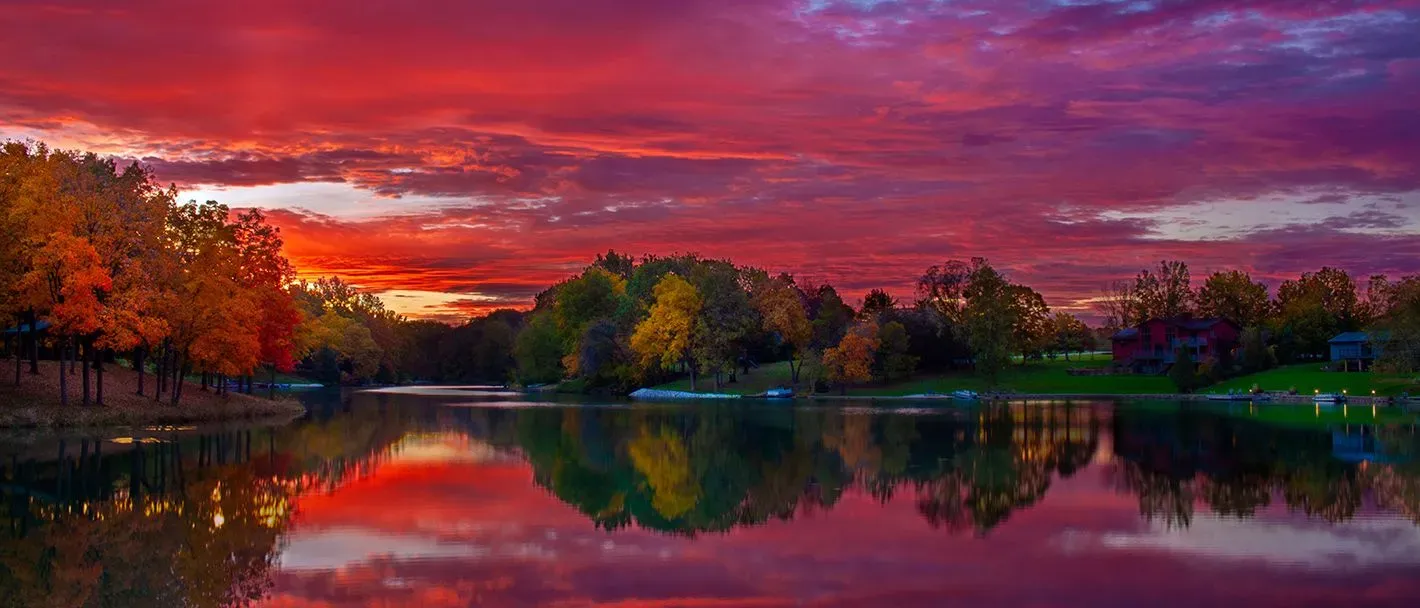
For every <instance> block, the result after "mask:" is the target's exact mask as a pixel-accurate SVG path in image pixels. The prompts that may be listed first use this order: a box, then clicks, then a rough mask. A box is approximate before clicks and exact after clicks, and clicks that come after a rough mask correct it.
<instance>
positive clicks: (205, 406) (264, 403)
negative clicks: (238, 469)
mask: <svg viewBox="0 0 1420 608" xmlns="http://www.w3.org/2000/svg"><path fill="white" fill-rule="evenodd" d="M56 371H57V364H56V363H55V362H53V361H41V362H40V373H39V374H37V375H32V374H29V373H28V372H25V373H24V374H23V375H22V376H21V382H20V384H19V385H18V386H16V385H15V384H14V382H13V377H11V378H8V379H7V381H5V382H4V383H3V384H0V429H45V428H54V429H59V428H63V429H73V428H86V427H99V428H102V427H123V426H155V425H175V424H194V423H204V422H236V421H257V420H261V421H273V422H274V421H277V420H282V419H284V421H287V422H289V421H290V420H294V419H295V418H297V417H299V416H301V415H303V414H305V411H306V408H305V406H303V405H301V404H300V402H298V401H297V400H295V399H292V398H290V397H285V396H279V397H278V398H277V399H275V400H270V399H267V398H266V397H265V396H258V395H254V394H253V395H247V394H245V393H228V394H226V395H217V394H216V393H215V392H213V391H210V390H207V391H204V390H202V388H201V386H199V385H197V384H195V383H193V382H190V381H189V382H186V383H185V385H184V387H183V398H182V402H181V403H179V404H178V405H172V404H171V403H170V402H169V401H168V398H167V397H166V396H164V398H163V399H162V400H161V401H154V400H153V393H152V389H153V385H152V384H151V378H150V384H149V386H148V390H147V391H145V393H146V396H145V395H138V394H137V391H136V388H137V382H136V374H135V373H134V372H133V371H132V370H128V369H123V368H120V367H118V366H106V369H105V370H104V392H105V404H104V405H102V406H98V405H80V404H79V403H78V399H79V397H78V394H77V390H76V389H77V388H78V387H77V386H76V385H77V384H78V379H79V378H78V377H77V376H74V377H71V378H69V380H70V386H69V404H68V405H61V404H60V401H59V391H58V382H57V375H58V374H57V373H56Z"/></svg>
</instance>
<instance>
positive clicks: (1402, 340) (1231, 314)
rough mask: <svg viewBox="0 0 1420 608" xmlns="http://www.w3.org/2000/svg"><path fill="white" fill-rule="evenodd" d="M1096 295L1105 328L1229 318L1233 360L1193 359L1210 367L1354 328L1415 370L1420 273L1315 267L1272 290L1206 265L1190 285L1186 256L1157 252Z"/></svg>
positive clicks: (1288, 357) (1311, 344)
mask: <svg viewBox="0 0 1420 608" xmlns="http://www.w3.org/2000/svg"><path fill="white" fill-rule="evenodd" d="M1097 302H1098V308H1099V313H1100V314H1101V316H1103V317H1104V324H1105V325H1106V326H1107V327H1109V328H1111V329H1118V328H1123V327H1132V326H1135V325H1138V324H1139V323H1142V322H1143V321H1145V320H1147V319H1151V318H1168V317H1177V316H1181V315H1193V316H1199V317H1225V318H1228V319H1231V320H1233V321H1235V322H1237V323H1238V324H1239V325H1240V326H1242V327H1243V328H1244V331H1243V335H1242V344H1241V349H1240V352H1239V356H1238V357H1237V360H1235V361H1204V362H1200V363H1202V364H1204V365H1205V366H1210V367H1209V368H1207V369H1216V370H1218V371H1217V372H1216V373H1215V374H1214V375H1217V374H1222V373H1226V372H1228V371H1235V372H1244V373H1251V372H1255V371H1259V370H1262V369H1267V368H1269V367H1272V366H1275V365H1277V364H1278V363H1293V362H1297V361H1305V360H1317V359H1326V358H1327V357H1328V356H1329V352H1328V351H1329V345H1328V343H1329V341H1330V340H1331V339H1332V338H1333V337H1335V336H1336V335H1337V334H1340V333H1343V332H1348V331H1360V330H1368V331H1369V332H1370V334H1371V339H1372V340H1373V342H1374V344H1375V345H1376V347H1377V348H1378V349H1379V350H1380V351H1381V353H1382V355H1381V357H1380V358H1379V360H1378V361H1377V365H1378V366H1379V367H1380V368H1381V369H1384V370H1387V371H1395V372H1414V371H1417V370H1420V276H1414V275H1412V276H1407V277H1403V278H1400V279H1398V280H1392V279H1390V278H1388V277H1386V276H1385V275H1372V276H1370V277H1368V278H1367V279H1366V280H1365V285H1364V287H1362V286H1360V285H1358V281H1357V280H1356V279H1355V278H1353V277H1352V276H1351V275H1350V274H1348V273H1347V272H1346V271H1345V270H1341V269H1338V268H1330V267H1323V268H1321V269H1320V270H1318V271H1316V272H1307V273H1303V274H1302V275H1301V276H1300V277H1298V278H1296V279H1289V280H1286V281H1283V282H1282V283H1281V284H1280V285H1279V286H1278V288H1277V290H1276V293H1275V294H1274V293H1271V292H1270V290H1269V289H1268V288H1267V285H1265V284H1263V283H1262V282H1260V281H1256V280H1254V279H1253V278H1252V277H1251V276H1250V275H1249V274H1248V273H1246V272H1243V271H1241V270H1226V271H1219V272H1214V273H1212V274H1210V275H1208V277H1207V278H1205V279H1204V280H1203V282H1202V284H1200V285H1196V286H1195V284H1194V281H1193V280H1192V277H1191V275H1190V273H1189V269H1188V264H1187V263H1185V262H1181V261H1176V260H1165V261H1163V262H1160V263H1159V264H1158V265H1157V266H1155V267H1154V268H1149V269H1144V270H1142V271H1140V272H1139V274H1138V275H1137V276H1136V277H1135V278H1134V279H1133V280H1132V281H1118V282H1115V283H1112V284H1111V285H1110V286H1109V288H1108V289H1107V290H1106V291H1105V293H1104V294H1102V295H1101V297H1100V298H1098V299H1097ZM1223 355H1224V356H1226V355H1227V353H1223ZM1212 379H1214V380H1216V379H1217V378H1212ZM1199 381H1200V382H1203V381H1206V379H1200V380H1199Z"/></svg>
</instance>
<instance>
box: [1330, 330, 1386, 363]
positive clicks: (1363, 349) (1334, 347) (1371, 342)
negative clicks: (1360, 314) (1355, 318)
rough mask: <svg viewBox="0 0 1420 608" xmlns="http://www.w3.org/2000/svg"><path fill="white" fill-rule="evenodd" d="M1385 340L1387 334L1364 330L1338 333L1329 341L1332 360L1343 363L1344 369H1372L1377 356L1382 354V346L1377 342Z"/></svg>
mask: <svg viewBox="0 0 1420 608" xmlns="http://www.w3.org/2000/svg"><path fill="white" fill-rule="evenodd" d="M1377 339H1379V340H1377ZM1384 340H1385V336H1373V335H1372V334H1371V333H1369V332H1364V331H1348V332H1346V333H1343V334H1338V335H1337V336H1336V337H1335V338H1332V339H1331V340H1329V341H1328V344H1330V345H1331V360H1332V361H1336V362H1339V363H1341V366H1342V369H1344V370H1346V371H1351V370H1353V369H1354V370H1356V371H1365V370H1367V369H1370V367H1371V364H1372V363H1374V362H1375V360H1376V357H1378V356H1380V354H1381V350H1382V348H1381V345H1380V344H1378V343H1377V342H1383V341H1384Z"/></svg>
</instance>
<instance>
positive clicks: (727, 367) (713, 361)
mask: <svg viewBox="0 0 1420 608" xmlns="http://www.w3.org/2000/svg"><path fill="white" fill-rule="evenodd" d="M690 280H691V283H692V284H693V285H694V287H695V290H696V293H698V294H699V295H700V299H701V306H700V311H699V313H698V314H697V315H696V319H695V323H696V325H695V331H696V334H697V336H696V339H695V345H696V346H695V352H694V356H695V360H696V363H698V364H699V366H700V369H701V371H703V372H705V373H708V374H711V377H712V378H713V379H714V381H715V388H716V389H717V390H718V389H719V388H720V382H721V377H722V375H723V374H724V373H726V372H730V373H733V371H734V368H735V363H736V361H737V360H739V359H740V358H742V357H744V356H745V350H746V348H745V342H746V340H747V338H748V337H749V336H750V334H751V332H753V331H754V330H755V329H756V328H757V327H758V326H759V324H760V320H759V318H758V317H759V312H758V311H757V310H755V309H754V307H752V306H751V305H750V300H749V295H748V294H747V293H746V291H745V289H744V286H743V285H741V283H740V271H739V269H737V268H735V266H734V265H733V264H731V263H729V262H724V261H703V262H701V263H700V264H697V265H696V266H695V268H694V270H693V271H692V273H691V277H690Z"/></svg>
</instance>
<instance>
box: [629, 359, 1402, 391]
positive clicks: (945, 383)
mask: <svg viewBox="0 0 1420 608" xmlns="http://www.w3.org/2000/svg"><path fill="white" fill-rule="evenodd" d="M1109 363H1110V358H1109V354H1108V353H1098V354H1093V355H1085V356H1084V358H1083V360H1082V359H1081V358H1080V357H1071V360H1070V361H1065V360H1064V359H1056V360H1054V361H1034V362H1031V363H1028V364H1024V365H1022V364H1013V365H1011V366H1010V367H1008V368H1007V369H1006V370H1005V371H1004V372H1003V373H1002V375H1001V381H1000V383H999V386H997V387H996V390H1001V391H1006V392H1017V393H1060V394H1069V393H1096V394H1102V395H1122V394H1151V393H1157V394H1170V393H1174V392H1177V391H1176V390H1175V388H1174V385H1173V382H1172V381H1170V380H1169V379H1168V377H1167V376H1162V375H1160V376H1148V375H1134V374H1121V375H1116V376H1072V375H1069V374H1068V373H1066V370H1069V369H1070V368H1079V367H1103V366H1106V365H1109ZM1322 365H1323V364H1322V363H1305V364H1300V365H1289V366H1285V367H1279V368H1277V369H1272V370H1268V371H1266V372H1262V373H1260V374H1253V375H1250V376H1241V377H1238V378H1233V379H1231V380H1228V381H1225V382H1223V383H1221V384H1217V385H1214V386H1210V387H1207V388H1205V389H1203V392H1219V393H1222V392H1227V391H1228V390H1248V389H1250V388H1252V385H1253V384H1257V385H1258V386H1260V387H1261V388H1262V389H1263V390H1268V391H1285V390H1287V389H1289V388H1292V387H1296V389H1297V391H1298V392H1300V393H1311V392H1313V391H1316V390H1320V391H1321V392H1323V393H1329V392H1341V391H1342V390H1343V389H1345V390H1346V392H1348V393H1350V394H1352V395H1369V394H1370V393H1371V390H1372V389H1374V390H1375V391H1376V394H1378V395H1397V394H1400V393H1401V392H1402V391H1407V390H1408V391H1409V392H1410V393H1411V394H1420V384H1417V383H1416V382H1415V379H1414V378H1413V377H1407V376H1403V375H1378V374H1371V373H1359V372H1349V373H1346V372H1326V371H1322V370H1321V368H1322ZM788 385H789V364H788V363H787V362H784V361H781V362H778V363H770V364H767V365H763V366H761V367H759V368H758V369H754V370H751V371H750V373H749V374H748V375H740V377H739V379H738V382H735V383H733V384H729V383H727V384H725V385H723V386H722V387H721V388H720V392H724V393H734V394H740V395H750V394H754V393H762V392H764V391H765V390H768V389H771V388H776V387H780V386H788ZM655 388H658V389H664V390H677V391H688V390H690V379H688V378H681V379H679V380H676V381H674V382H668V383H666V384H662V385H660V386H657V387H655ZM696 388H697V389H699V390H700V391H701V392H710V391H714V390H715V389H714V384H713V382H712V381H711V380H710V379H709V378H700V382H699V385H698V386H697V387H696ZM958 389H968V390H974V391H984V390H987V386H986V383H985V382H984V381H983V380H982V379H981V378H980V377H978V376H976V375H975V374H972V373H970V372H948V373H942V374H922V375H918V376H917V377H915V378H913V379H911V380H908V381H906V382H894V383H892V384H890V385H887V386H883V385H877V384H874V385H865V386H859V387H854V388H849V389H848V394H849V395H861V396H865V397H866V396H899V395H913V394H919V393H949V392H951V391H954V390H958Z"/></svg>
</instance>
